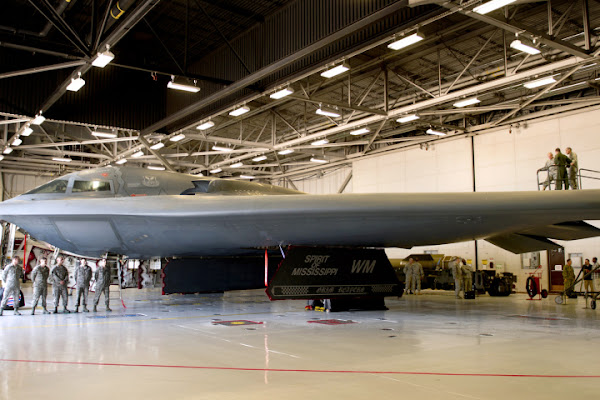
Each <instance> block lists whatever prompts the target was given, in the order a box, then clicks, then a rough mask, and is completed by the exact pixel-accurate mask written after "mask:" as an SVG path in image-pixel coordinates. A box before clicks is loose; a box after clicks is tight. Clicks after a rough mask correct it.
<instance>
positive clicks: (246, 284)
mask: <svg viewBox="0 0 600 400" xmlns="http://www.w3.org/2000/svg"><path fill="white" fill-rule="evenodd" d="M281 260H282V258H281V255H280V254H279V252H273V254H269V261H268V262H269V267H268V274H267V278H268V280H270V279H271V277H272V276H273V274H274V273H275V271H276V270H277V266H278V265H279V263H280V262H281ZM164 274H165V276H164V279H163V293H164V294H171V293H210V292H224V291H227V290H245V289H260V288H264V287H265V259H264V256H262V257H217V258H213V257H211V258H179V259H174V260H171V261H169V263H168V264H167V265H166V266H165V269H164Z"/></svg>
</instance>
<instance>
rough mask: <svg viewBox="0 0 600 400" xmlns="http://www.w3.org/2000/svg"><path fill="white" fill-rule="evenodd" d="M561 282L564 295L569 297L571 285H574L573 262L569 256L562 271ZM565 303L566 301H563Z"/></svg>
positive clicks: (571, 291)
mask: <svg viewBox="0 0 600 400" xmlns="http://www.w3.org/2000/svg"><path fill="white" fill-rule="evenodd" d="M562 276H563V283H564V289H565V295H566V297H569V296H570V295H571V293H573V286H574V285H575V271H574V270H573V262H572V261H571V259H570V258H569V259H568V260H567V263H566V264H565V266H564V268H563V271H562ZM565 304H566V301H565Z"/></svg>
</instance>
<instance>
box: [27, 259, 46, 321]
mask: <svg viewBox="0 0 600 400" xmlns="http://www.w3.org/2000/svg"><path fill="white" fill-rule="evenodd" d="M49 275H50V269H49V268H48V267H47V266H46V259H45V258H42V259H40V261H39V263H38V265H37V266H36V267H35V268H34V269H33V271H31V281H32V282H33V303H32V304H33V305H32V306H31V315H34V314H35V308H36V307H37V304H38V301H39V299H40V298H41V299H42V308H43V309H44V314H50V312H49V311H48V309H47V308H46V296H48V276H49Z"/></svg>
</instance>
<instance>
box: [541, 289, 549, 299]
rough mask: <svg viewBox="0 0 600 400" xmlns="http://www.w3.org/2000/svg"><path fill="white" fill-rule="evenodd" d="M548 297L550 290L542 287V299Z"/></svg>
mask: <svg viewBox="0 0 600 400" xmlns="http://www.w3.org/2000/svg"><path fill="white" fill-rule="evenodd" d="M546 297H548V291H547V290H546V289H542V299H545V298H546Z"/></svg>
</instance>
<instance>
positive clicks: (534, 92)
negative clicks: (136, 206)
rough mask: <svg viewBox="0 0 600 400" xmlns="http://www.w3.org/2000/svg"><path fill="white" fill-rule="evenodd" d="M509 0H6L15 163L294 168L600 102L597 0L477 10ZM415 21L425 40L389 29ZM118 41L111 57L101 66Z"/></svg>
mask: <svg viewBox="0 0 600 400" xmlns="http://www.w3.org/2000/svg"><path fill="white" fill-rule="evenodd" d="M495 1H496V0H476V1H419V0H411V1H407V0H404V1H392V0H387V1H386V0H377V1H367V0H357V1H353V2H348V1H342V0H321V1H317V0H279V1H269V0H262V1H249V0H247V1H245V0H235V1H227V2H225V1H218V0H176V1H168V2H167V1H160V0H153V1H149V0H137V1H136V0H129V1H114V0H113V1H96V0H71V1H70V2H67V1H64V0H60V1H58V0H56V1H51V0H42V1H33V0H31V1H25V0H21V1H19V0H10V1H6V2H4V3H3V5H4V6H5V11H6V12H3V14H2V16H0V115H2V116H3V120H0V128H2V129H3V137H2V139H3V142H2V145H1V148H2V149H3V150H4V154H3V156H4V158H3V160H1V161H0V168H1V170H2V171H4V172H10V171H13V172H15V171H18V172H19V173H31V174H40V173H48V174H60V173H63V172H67V171H69V170H74V169H82V168H91V167H95V166H100V165H109V164H114V163H124V162H127V164H128V165H140V166H144V167H152V168H166V169H168V170H174V171H181V172H191V173H194V174H200V173H201V174H204V175H210V176H220V177H229V176H232V177H235V178H241V179H252V178H254V179H264V180H268V181H272V182H275V183H279V184H289V185H290V186H293V180H294V179H302V178H304V177H308V176H312V175H314V174H316V173H320V172H321V171H323V170H327V169H332V168H337V167H339V166H343V165H347V164H349V163H351V162H352V161H353V160H356V159H358V158H361V157H368V156H371V155H375V154H380V153H383V152H386V151H391V150H395V149H398V148H403V147H409V146H426V145H428V144H430V143H431V142H435V141H436V140H446V139H447V138H451V137H453V136H456V135H470V134H477V133H478V132H481V131H483V130H485V129H488V128H491V127H496V126H510V125H514V124H518V123H519V122H522V121H526V120H528V119H532V118H536V117H540V116H547V115H553V114H559V113H562V112H566V111H571V110H575V109H578V108H583V107H590V106H595V105H598V104H600V94H599V93H598V90H600V78H599V75H598V70H599V69H600V66H599V65H598V56H599V54H600V52H599V51H598V43H597V42H598V33H599V30H600V4H599V3H600V2H598V1H596V0H575V1H559V0H548V1H531V0H517V1H513V2H511V3H510V4H509V5H507V6H504V7H501V8H499V9H497V10H494V11H491V12H488V13H481V12H477V10H479V11H481V9H480V8H478V7H480V6H482V5H483V6H486V5H489V3H493V2H495ZM115 16H118V18H116V19H115V18H114V17H115ZM402 38H411V39H415V38H419V39H420V40H419V41H418V42H416V43H413V44H411V45H408V46H406V47H403V48H400V49H397V50H394V49H392V48H390V47H388V46H389V45H390V44H391V43H394V42H397V41H398V40H400V39H402ZM519 44H520V45H521V46H519ZM107 46H108V47H107ZM523 46H525V47H523ZM396 47H398V46H396ZM107 49H108V50H109V51H110V52H112V53H113V54H114V56H115V57H114V60H112V61H111V62H110V63H109V64H108V65H107V66H106V67H105V68H97V67H94V66H92V65H91V63H92V62H93V61H94V60H95V58H96V54H97V53H98V52H104V51H106V50H107ZM529 53H533V54H529ZM342 64H343V65H344V66H345V67H346V68H348V70H347V71H345V72H343V73H341V74H339V75H335V76H333V77H329V78H328V77H324V76H322V74H323V73H324V72H325V71H328V70H332V69H333V68H334V67H337V66H339V65H342ZM79 76H81V78H82V79H83V80H85V85H84V86H83V87H82V88H81V89H80V90H79V91H77V92H70V91H67V90H66V87H67V85H69V84H70V83H71V82H72V79H77V78H78V77H79ZM171 80H173V81H174V82H175V83H183V84H187V85H191V86H195V87H197V88H199V89H200V90H199V91H198V92H196V93H189V92H181V91H177V90H173V89H168V88H167V83H168V82H169V81H171ZM525 84H527V86H525ZM283 89H289V92H291V93H287V96H285V97H281V98H279V99H274V98H272V97H271V95H273V94H274V93H276V92H280V91H281V90H283ZM280 94H283V93H280ZM465 100H466V101H467V102H466V103H467V104H468V103H471V104H468V105H464V104H461V102H463V103H464V101H465ZM243 107H245V108H246V109H247V110H248V111H247V112H245V113H243V114H241V115H238V116H235V115H231V112H232V111H234V110H238V109H240V108H243ZM244 110H245V109H244ZM40 111H41V112H42V115H43V116H44V117H45V118H46V120H45V121H44V122H43V123H42V124H41V125H35V124H32V119H33V118H34V117H35V116H36V115H37V114H38V113H39V112H40ZM317 111H318V112H319V113H317ZM234 114H235V113H234ZM324 114H326V115H324ZM327 114H328V115H327ZM206 123H208V124H206ZM203 124H205V125H204V126H203V128H206V129H198V127H199V126H200V125H203ZM28 128H29V129H28ZM29 130H32V132H31V133H30V134H29V135H26V134H27V133H29ZM94 132H96V133H95V134H94ZM428 132H429V133H428ZM98 135H100V136H98ZM177 139H179V140H177ZM19 142H20V143H19ZM17 144H18V145H17ZM7 148H10V149H12V151H11V152H10V153H8V151H9V150H7ZM211 171H212V172H211Z"/></svg>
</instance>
